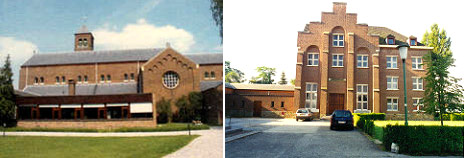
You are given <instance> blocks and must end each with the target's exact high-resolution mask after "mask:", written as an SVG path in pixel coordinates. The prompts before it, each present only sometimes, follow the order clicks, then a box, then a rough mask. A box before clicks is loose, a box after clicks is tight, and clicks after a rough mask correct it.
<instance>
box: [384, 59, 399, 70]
mask: <svg viewBox="0 0 465 158" xmlns="http://www.w3.org/2000/svg"><path fill="white" fill-rule="evenodd" d="M386 62H387V63H386V68H388V69H397V56H387V57H386Z"/></svg>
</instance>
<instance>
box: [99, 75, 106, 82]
mask: <svg viewBox="0 0 465 158" xmlns="http://www.w3.org/2000/svg"><path fill="white" fill-rule="evenodd" d="M100 83H105V75H100Z"/></svg>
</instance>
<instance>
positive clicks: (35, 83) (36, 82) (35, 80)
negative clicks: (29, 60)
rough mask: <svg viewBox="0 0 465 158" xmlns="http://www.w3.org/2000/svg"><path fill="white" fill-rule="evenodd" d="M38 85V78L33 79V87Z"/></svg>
mask: <svg viewBox="0 0 465 158" xmlns="http://www.w3.org/2000/svg"><path fill="white" fill-rule="evenodd" d="M38 83H39V78H37V77H34V85H37V84H38Z"/></svg>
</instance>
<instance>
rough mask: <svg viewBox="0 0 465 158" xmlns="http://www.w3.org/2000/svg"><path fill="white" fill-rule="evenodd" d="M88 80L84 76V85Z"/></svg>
mask: <svg viewBox="0 0 465 158" xmlns="http://www.w3.org/2000/svg"><path fill="white" fill-rule="evenodd" d="M88 81H89V79H88V78H87V75H85V76H84V83H87V82H88Z"/></svg>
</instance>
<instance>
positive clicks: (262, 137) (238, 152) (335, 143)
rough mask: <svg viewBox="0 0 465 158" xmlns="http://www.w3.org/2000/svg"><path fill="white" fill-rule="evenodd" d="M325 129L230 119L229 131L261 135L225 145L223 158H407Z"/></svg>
mask: <svg viewBox="0 0 465 158" xmlns="http://www.w3.org/2000/svg"><path fill="white" fill-rule="evenodd" d="M228 121H229V120H227V122H226V123H229V122H228ZM329 125H330V123H329V121H327V120H314V121H305V122H302V121H299V122H296V121H295V120H293V119H264V118H245V119H232V121H231V126H233V127H234V126H236V127H239V126H241V127H243V128H246V129H251V130H261V131H262V132H261V133H258V134H254V135H251V136H248V137H245V138H242V139H238V140H235V141H232V142H229V143H226V157H231V158H233V157H234V158H235V157H263V158H272V157H276V158H278V157H279V158H280V157H408V156H406V155H400V154H394V153H389V152H385V151H382V150H381V149H379V148H378V147H377V146H376V145H375V144H374V143H373V142H371V141H369V140H368V139H367V138H366V137H365V136H363V135H362V134H361V133H360V132H358V131H357V130H353V131H332V130H330V129H329Z"/></svg>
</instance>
